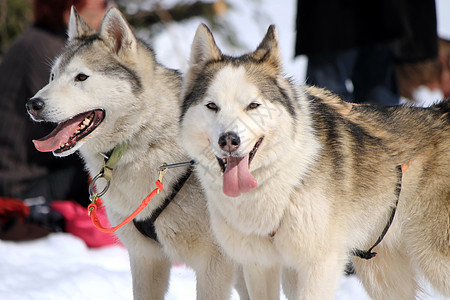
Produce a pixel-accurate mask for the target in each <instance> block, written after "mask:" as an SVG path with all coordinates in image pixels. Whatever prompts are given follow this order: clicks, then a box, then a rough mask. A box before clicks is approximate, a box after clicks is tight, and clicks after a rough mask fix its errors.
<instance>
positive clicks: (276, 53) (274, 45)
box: [250, 25, 282, 72]
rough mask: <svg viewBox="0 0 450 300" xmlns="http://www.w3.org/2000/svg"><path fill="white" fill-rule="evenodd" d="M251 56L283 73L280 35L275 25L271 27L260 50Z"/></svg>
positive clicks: (257, 49)
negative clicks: (279, 42)
mask: <svg viewBox="0 0 450 300" xmlns="http://www.w3.org/2000/svg"><path fill="white" fill-rule="evenodd" d="M250 56H251V57H253V58H254V59H256V60H258V61H261V62H266V63H269V64H270V65H272V66H273V67H275V68H276V69H277V71H278V72H281V69H282V62H281V55H280V48H279V47H278V33H277V29H276V28H275V25H270V26H269V28H268V29H267V33H266V35H265V36H264V38H263V40H262V41H261V43H260V44H259V46H258V48H256V50H255V51H254V52H253V53H251V54H250Z"/></svg>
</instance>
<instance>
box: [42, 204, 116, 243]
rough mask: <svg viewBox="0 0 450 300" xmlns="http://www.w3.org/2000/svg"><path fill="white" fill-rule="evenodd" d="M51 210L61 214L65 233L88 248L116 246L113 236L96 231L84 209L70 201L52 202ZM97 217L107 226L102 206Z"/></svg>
mask: <svg viewBox="0 0 450 300" xmlns="http://www.w3.org/2000/svg"><path fill="white" fill-rule="evenodd" d="M51 208H52V209H54V210H56V211H58V212H59V213H61V214H62V215H63V216H64V218H65V219H66V231H67V232H69V233H71V234H73V235H75V236H77V237H79V238H81V239H83V240H84V241H85V243H86V245H88V246H89V247H102V246H107V245H112V244H118V243H119V240H118V239H117V238H116V236H115V234H112V233H104V232H100V231H98V230H97V229H96V228H95V227H94V225H93V224H92V222H91V218H90V217H89V216H88V214H87V210H86V208H85V207H83V206H81V205H79V204H78V203H76V202H72V201H53V202H52V204H51ZM97 215H98V217H99V218H100V219H101V220H102V223H103V224H108V225H109V221H108V218H107V216H106V211H105V208H104V207H103V206H101V207H98V208H97Z"/></svg>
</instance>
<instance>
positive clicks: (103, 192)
mask: <svg viewBox="0 0 450 300" xmlns="http://www.w3.org/2000/svg"><path fill="white" fill-rule="evenodd" d="M100 178H104V179H105V180H106V178H105V177H104V176H103V173H99V174H97V175H96V176H95V177H94V178H93V179H92V181H91V184H90V185H89V196H93V195H94V185H95V182H96V181H97V180H98V179H100ZM109 183H110V182H109V180H106V186H105V188H104V189H103V190H102V191H101V192H98V193H97V197H101V196H103V195H104V194H105V193H106V191H108V189H109Z"/></svg>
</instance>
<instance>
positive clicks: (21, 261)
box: [0, 233, 443, 300]
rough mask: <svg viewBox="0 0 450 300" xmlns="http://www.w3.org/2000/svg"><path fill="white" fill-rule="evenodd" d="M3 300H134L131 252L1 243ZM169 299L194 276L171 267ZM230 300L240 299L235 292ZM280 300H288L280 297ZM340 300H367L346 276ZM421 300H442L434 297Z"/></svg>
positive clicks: (178, 297)
mask: <svg viewBox="0 0 450 300" xmlns="http://www.w3.org/2000/svg"><path fill="white" fill-rule="evenodd" d="M0 299H1V300H127V299H130V300H131V299H132V288H131V273H130V267H129V264H128V253H127V251H126V249H125V248H123V247H122V246H119V245H116V246H107V247H103V248H96V249H92V248H88V247H86V245H85V244H84V242H83V241H82V240H80V239H79V238H77V237H75V236H73V235H70V234H67V233H54V234H51V235H49V236H48V237H46V238H43V239H39V240H34V241H30V242H21V243H16V242H6V241H0ZM166 299H168V300H194V299H195V275H194V272H193V271H192V270H191V269H188V268H186V267H185V266H183V265H176V266H174V267H173V268H172V274H171V279H170V288H169V292H168V294H167V295H166ZM231 299H232V300H238V299H239V296H238V295H237V293H236V292H235V291H233V294H232V297H231ZM282 299H286V298H285V297H284V296H283V295H282ZM335 299H337V300H349V299H357V300H365V299H369V298H368V297H367V295H366V293H365V292H364V290H363V288H362V286H361V284H360V283H359V281H358V279H356V277H354V276H345V277H343V278H342V280H341V284H340V287H339V289H338V291H337V292H336V297H335ZM422 299H424V300H427V299H428V300H431V299H443V298H440V297H439V296H437V295H436V294H434V293H432V292H430V294H429V295H427V296H424V297H423V298H422Z"/></svg>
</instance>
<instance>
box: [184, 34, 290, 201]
mask: <svg viewBox="0 0 450 300" xmlns="http://www.w3.org/2000/svg"><path fill="white" fill-rule="evenodd" d="M182 95H183V107H182V115H181V121H180V122H181V132H182V141H183V144H184V147H185V148H186V150H187V151H188V153H189V154H190V155H191V156H193V157H194V158H196V159H197V160H198V161H199V162H200V165H201V166H203V167H204V168H205V172H207V173H208V176H209V175H211V176H212V177H214V176H216V177H217V176H218V174H216V173H215V172H214V171H213V172H211V170H217V171H222V173H223V191H224V193H225V194H226V195H228V196H233V197H236V196H239V195H240V194H242V193H246V192H249V191H251V190H252V189H254V188H255V187H256V186H257V180H256V179H255V177H254V176H253V175H252V173H255V174H256V172H257V171H258V169H259V168H261V167H262V166H267V165H269V164H270V163H271V162H273V161H274V159H275V157H276V156H277V155H278V154H281V151H282V149H281V147H280V145H282V144H283V143H284V142H285V141H283V138H284V136H286V135H288V134H289V133H290V132H292V130H293V129H292V128H293V123H294V122H295V118H296V116H295V108H294V104H293V101H292V99H294V98H295V96H294V91H293V90H292V88H291V86H290V82H289V80H287V79H285V78H284V77H283V76H282V65H281V59H280V51H279V48H278V37H277V32H276V29H275V27H274V26H270V27H269V29H268V31H267V33H266V35H265V37H264V39H263V40H262V42H261V43H260V45H259V46H258V48H257V49H256V50H255V51H254V52H251V53H249V54H245V55H242V56H240V57H230V56H226V55H224V54H222V52H221V50H220V49H219V48H218V47H217V45H216V43H215V41H214V37H213V35H212V34H211V32H210V30H209V29H208V28H207V27H206V26H205V25H200V26H199V28H198V29H197V32H196V35H195V37H194V41H193V44H192V49H191V59H190V68H189V70H188V72H187V74H186V76H185V78H184V82H183V91H182ZM280 132H282V134H280ZM250 171H251V172H250ZM213 173H214V174H213ZM217 173H219V175H220V172H217Z"/></svg>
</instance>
